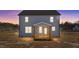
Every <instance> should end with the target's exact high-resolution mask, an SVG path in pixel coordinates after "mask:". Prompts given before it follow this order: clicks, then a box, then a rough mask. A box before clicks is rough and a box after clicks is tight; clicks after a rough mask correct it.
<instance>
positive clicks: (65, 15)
mask: <svg viewBox="0 0 79 59" xmlns="http://www.w3.org/2000/svg"><path fill="white" fill-rule="evenodd" d="M20 12H21V10H0V22H8V23H13V24H19V17H18V15H17V14H18V13H20ZM58 12H59V13H60V14H61V17H60V23H64V22H65V21H69V22H72V23H74V22H76V21H79V10H58Z"/></svg>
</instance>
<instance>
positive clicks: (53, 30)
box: [18, 10, 60, 40]
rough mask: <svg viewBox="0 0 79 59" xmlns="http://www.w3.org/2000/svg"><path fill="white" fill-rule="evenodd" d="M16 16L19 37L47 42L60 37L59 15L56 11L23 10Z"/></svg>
mask: <svg viewBox="0 0 79 59" xmlns="http://www.w3.org/2000/svg"><path fill="white" fill-rule="evenodd" d="M18 15H19V28H20V30H19V35H20V37H33V38H34V39H40V40H42V39H48V40H49V39H51V38H52V37H55V36H60V29H59V28H60V27H59V21H60V13H59V12H57V11H56V10H23V11H22V12H20V13H19V14H18Z"/></svg>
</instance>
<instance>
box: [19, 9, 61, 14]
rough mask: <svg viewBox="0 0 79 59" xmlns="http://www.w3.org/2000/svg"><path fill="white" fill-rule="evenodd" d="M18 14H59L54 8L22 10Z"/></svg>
mask: <svg viewBox="0 0 79 59" xmlns="http://www.w3.org/2000/svg"><path fill="white" fill-rule="evenodd" d="M18 15H60V13H59V12H57V11H56V10H23V11H22V12H20V13H19V14H18Z"/></svg>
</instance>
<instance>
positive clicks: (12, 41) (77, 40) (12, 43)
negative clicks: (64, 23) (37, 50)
mask: <svg viewBox="0 0 79 59" xmlns="http://www.w3.org/2000/svg"><path fill="white" fill-rule="evenodd" d="M32 40H33V38H32V39H31V38H26V37H25V38H19V36H18V32H11V31H0V48H27V47H28V48H33V47H44V48H47V47H49V48H74V47H77V48H78V47H79V45H78V44H79V32H61V36H60V38H53V39H52V41H32ZM73 43H74V44H73Z"/></svg>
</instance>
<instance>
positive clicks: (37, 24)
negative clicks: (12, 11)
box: [34, 22, 52, 26]
mask: <svg viewBox="0 0 79 59" xmlns="http://www.w3.org/2000/svg"><path fill="white" fill-rule="evenodd" d="M41 23H44V24H47V25H49V26H52V25H51V24H48V23H45V22H40V23H37V24H34V26H35V25H39V24H41Z"/></svg>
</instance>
